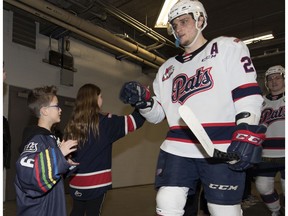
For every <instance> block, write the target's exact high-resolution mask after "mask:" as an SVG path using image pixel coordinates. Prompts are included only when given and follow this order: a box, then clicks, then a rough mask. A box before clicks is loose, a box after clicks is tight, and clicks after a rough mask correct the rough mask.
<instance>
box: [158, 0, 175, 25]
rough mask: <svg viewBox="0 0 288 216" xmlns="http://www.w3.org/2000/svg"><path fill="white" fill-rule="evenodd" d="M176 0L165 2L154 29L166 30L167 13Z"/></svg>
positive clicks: (166, 0)
mask: <svg viewBox="0 0 288 216" xmlns="http://www.w3.org/2000/svg"><path fill="white" fill-rule="evenodd" d="M177 1H178V0H165V2H164V4H163V7H162V9H161V12H160V14H159V16H158V19H157V21H156V24H155V26H154V28H167V22H168V13H169V11H170V9H171V7H172V6H173V5H174V4H175V3H176V2H177Z"/></svg>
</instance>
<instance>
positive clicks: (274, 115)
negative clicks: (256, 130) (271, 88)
mask: <svg viewBox="0 0 288 216" xmlns="http://www.w3.org/2000/svg"><path fill="white" fill-rule="evenodd" d="M260 124H263V125H264V126H266V127H267V132H266V139H265V141H264V143H263V153H262V156H263V157H270V158H279V157H285V93H283V94H281V95H277V96H271V95H267V96H264V103H263V107H262V114H261V119H260Z"/></svg>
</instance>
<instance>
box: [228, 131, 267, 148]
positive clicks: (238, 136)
mask: <svg viewBox="0 0 288 216" xmlns="http://www.w3.org/2000/svg"><path fill="white" fill-rule="evenodd" d="M264 139H265V134H263V135H261V134H255V135H254V134H253V133H251V132H250V131H246V130H243V131H236V132H235V133H234V134H233V138H232V141H241V142H247V143H250V144H253V145H257V146H260V145H261V144H262V143H263V141H264Z"/></svg>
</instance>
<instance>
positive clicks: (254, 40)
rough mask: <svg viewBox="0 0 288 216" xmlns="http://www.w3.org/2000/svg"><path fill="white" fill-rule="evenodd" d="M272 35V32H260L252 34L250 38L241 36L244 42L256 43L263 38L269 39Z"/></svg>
mask: <svg viewBox="0 0 288 216" xmlns="http://www.w3.org/2000/svg"><path fill="white" fill-rule="evenodd" d="M273 38H274V36H273V34H272V32H271V31H270V32H265V33H262V34H258V35H254V36H253V37H252V38H251V37H249V38H245V39H244V38H243V42H244V43H245V44H251V43H257V42H259V41H263V40H271V39H273Z"/></svg>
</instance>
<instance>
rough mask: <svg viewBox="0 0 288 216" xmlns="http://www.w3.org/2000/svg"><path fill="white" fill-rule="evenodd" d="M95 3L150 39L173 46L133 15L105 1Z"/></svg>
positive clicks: (98, 0)
mask: <svg viewBox="0 0 288 216" xmlns="http://www.w3.org/2000/svg"><path fill="white" fill-rule="evenodd" d="M70 1H73V0H70ZM95 3H96V4H100V5H101V6H102V7H103V9H104V10H106V11H107V12H108V13H110V14H112V15H113V16H115V17H117V18H118V19H120V20H121V21H122V22H124V23H126V24H128V25H130V26H132V27H133V28H135V29H137V30H138V31H140V32H142V33H144V34H145V35H147V36H148V37H150V38H151V39H154V40H156V41H159V42H161V43H163V44H166V45H170V46H173V47H175V43H174V42H172V41H170V40H168V39H167V38H165V37H164V36H162V35H161V34H159V33H158V32H156V31H154V30H153V29H151V28H149V27H148V26H146V25H144V24H143V23H141V22H139V21H138V20H136V19H134V18H133V17H131V16H129V15H127V14H125V13H124V12H123V11H121V10H119V9H117V8H115V7H113V6H112V5H111V4H109V3H108V2H105V1H101V0H96V1H95Z"/></svg>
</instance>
